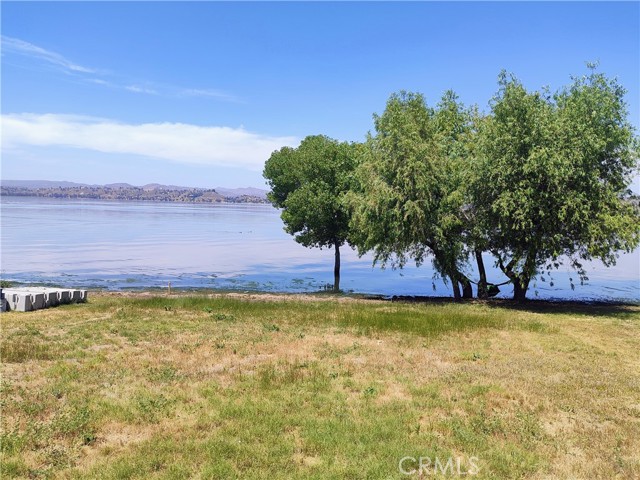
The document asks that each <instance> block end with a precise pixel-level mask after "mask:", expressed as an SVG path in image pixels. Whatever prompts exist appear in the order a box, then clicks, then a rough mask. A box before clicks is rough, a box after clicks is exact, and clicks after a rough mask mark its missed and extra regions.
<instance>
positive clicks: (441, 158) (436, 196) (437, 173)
mask: <svg viewBox="0 0 640 480" xmlns="http://www.w3.org/2000/svg"><path fill="white" fill-rule="evenodd" d="M470 120H471V117H470V111H469V110H467V109H465V108H464V107H463V106H462V105H461V104H459V103H458V100H457V97H456V95H455V94H454V93H453V92H447V93H446V94H445V95H444V96H443V97H442V99H441V101H440V103H439V104H438V105H437V107H436V108H430V107H428V106H427V104H426V102H425V99H424V97H423V96H422V95H421V94H418V93H407V92H401V93H399V94H393V95H392V96H391V97H390V98H389V100H388V102H387V105H386V108H385V111H384V112H383V114H382V115H380V116H378V115H374V123H375V130H376V134H375V136H371V135H370V136H369V137H368V139H367V142H366V148H365V149H364V152H363V159H362V161H361V164H360V167H359V169H358V175H357V176H358V180H359V186H358V189H359V190H358V191H357V192H354V193H353V194H352V195H351V196H350V200H349V203H350V205H351V207H352V209H353V218H352V227H353V231H354V236H353V238H354V244H355V245H356V246H357V248H358V250H359V252H360V253H361V254H363V253H365V252H368V251H372V252H373V254H374V261H376V262H378V261H379V262H381V263H382V265H383V266H385V265H387V264H390V265H391V266H392V267H394V268H395V267H402V266H403V265H405V264H406V262H407V261H408V260H409V259H413V260H414V261H415V262H416V264H417V265H420V264H422V263H423V262H424V260H425V259H426V258H427V257H428V256H431V258H432V261H433V265H434V267H435V269H436V271H437V272H438V273H440V275H442V277H443V278H445V279H448V280H449V281H450V282H451V285H452V288H453V294H454V297H455V298H456V299H458V298H460V297H461V296H462V297H471V296H472V295H473V292H472V289H471V283H470V281H469V279H468V278H467V277H466V275H464V274H463V273H462V266H463V265H464V263H465V262H466V257H467V256H468V255H467V251H466V247H465V243H464V241H463V240H464V233H465V220H464V217H463V215H462V211H463V209H464V207H465V194H464V181H463V180H464V168H465V161H466V157H467V149H468V138H469V135H470V134H471V121H470ZM460 287H462V295H461V293H460Z"/></svg>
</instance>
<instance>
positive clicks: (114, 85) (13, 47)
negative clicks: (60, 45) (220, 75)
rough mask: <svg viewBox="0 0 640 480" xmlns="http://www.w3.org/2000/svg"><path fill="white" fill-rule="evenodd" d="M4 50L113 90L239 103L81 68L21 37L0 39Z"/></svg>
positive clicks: (211, 92) (205, 91)
mask: <svg viewBox="0 0 640 480" xmlns="http://www.w3.org/2000/svg"><path fill="white" fill-rule="evenodd" d="M1 39H2V50H3V52H4V53H12V54H17V55H22V56H25V57H28V58H32V59H36V60H38V61H41V62H45V63H47V64H49V65H53V66H55V67H57V68H58V69H60V70H61V71H63V72H65V73H67V74H71V75H73V76H75V77H76V78H80V79H82V81H85V82H89V83H93V84H96V85H101V86H103V87H108V88H111V89H118V90H124V91H127V92H131V93H137V94H143V95H159V96H163V97H174V98H184V97H201V98H210V99H213V100H221V101H228V102H237V101H239V99H238V97H236V96H235V95H232V94H230V93H227V92H223V91H221V90H216V89H209V88H184V87H179V86H171V85H164V84H161V83H156V82H150V81H141V80H140V79H130V78H129V79H127V78H126V77H125V76H122V75H118V74H115V73H113V72H108V71H106V70H101V69H97V68H89V67H86V66H83V65H79V64H77V63H75V62H72V61H71V60H69V59H67V58H66V57H64V56H63V55H61V54H59V53H57V52H53V51H51V50H47V49H45V48H42V47H39V46H37V45H34V44H32V43H29V42H26V41H24V40H20V39H18V38H12V37H7V36H5V35H2V36H1Z"/></svg>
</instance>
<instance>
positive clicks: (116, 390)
mask: <svg viewBox="0 0 640 480" xmlns="http://www.w3.org/2000/svg"><path fill="white" fill-rule="evenodd" d="M607 309H609V313H607ZM590 312H591V313H592V314H591V315H590ZM0 322H1V326H2V343H1V349H0V355H1V358H2V380H1V383H0V394H1V395H0V398H1V407H2V417H1V427H2V431H1V435H2V437H1V444H0V451H1V453H2V472H1V473H2V477H3V478H106V479H108V478H113V479H119V478H193V477H196V478H212V479H218V478H242V479H264V478H274V479H279V478H282V479H296V478H299V479H307V478H353V479H360V478H372V479H378V478H379V479H387V478H419V477H418V476H417V475H413V476H408V475H403V474H402V473H401V472H400V471H399V469H398V464H399V461H400V460H401V459H402V458H403V457H413V458H416V459H418V458H419V457H423V458H426V457H429V459H432V460H433V461H435V459H436V458H438V459H439V461H440V462H443V463H446V461H447V460H448V459H449V458H453V459H454V462H455V460H456V459H459V460H460V462H461V468H462V469H463V471H464V470H465V469H468V468H469V467H470V465H471V464H470V462H471V461H473V460H470V459H471V458H472V457H473V458H475V459H476V462H477V464H478V467H479V473H478V475H473V476H467V477H469V478H541V477H543V478H616V477H618V478H633V477H634V476H640V455H639V454H638V452H639V451H640V408H639V407H638V400H637V399H638V398H640V374H639V373H638V372H639V371H640V358H639V356H638V355H637V352H638V351H640V309H638V308H637V307H620V306H617V307H614V306H610V307H606V306H598V307H592V310H590V309H589V308H588V307H582V306H576V307H575V309H574V310H572V308H571V307H570V306H567V305H564V306H558V308H556V309H554V308H552V307H551V306H549V305H543V304H531V305H529V306H528V307H526V308H522V307H520V306H515V305H509V304H505V305H504V306H499V305H497V304H495V303H490V304H453V303H443V302H442V303H437V304H402V303H390V302H379V301H352V300H348V299H343V298H339V297H331V296H327V297H318V298H311V299H309V298H305V299H299V298H298V297H286V296H268V295H264V296H260V295H253V296H246V297H241V296H240V297H239V296H237V295H226V296H216V297H215V298H211V297H208V296H205V295H199V296H174V297H162V296H155V297H149V296H144V295H140V296H130V297H124V298H122V297H118V296H110V295H98V296H93V297H92V298H91V299H90V302H89V303H88V304H85V305H67V306H63V307H59V308H55V309H49V310H44V311H38V312H31V313H9V314H3V315H2V316H1V317H0ZM585 459H586V460H588V461H586V460H585ZM583 460H585V461H583ZM406 465H407V466H411V467H415V466H416V465H415V464H413V463H412V461H411V460H410V461H409V462H408V463H406ZM454 466H455V465H454ZM440 467H442V465H440ZM426 473H427V472H426V471H425V474H426ZM451 473H455V472H452V471H451V470H447V471H446V473H445V474H442V470H440V471H439V475H434V471H433V467H432V468H431V470H430V474H429V475H428V476H427V478H437V477H442V478H452V477H453V476H455V475H451Z"/></svg>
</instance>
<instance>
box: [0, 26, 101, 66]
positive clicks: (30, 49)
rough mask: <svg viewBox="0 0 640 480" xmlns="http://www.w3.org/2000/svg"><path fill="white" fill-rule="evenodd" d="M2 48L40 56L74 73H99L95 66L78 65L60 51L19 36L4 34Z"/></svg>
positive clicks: (21, 53)
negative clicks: (48, 48) (40, 45)
mask: <svg viewBox="0 0 640 480" xmlns="http://www.w3.org/2000/svg"><path fill="white" fill-rule="evenodd" d="M2 49H3V51H5V52H13V53H17V54H19V55H26V56H29V57H36V58H39V59H41V60H43V61H45V62H47V63H50V64H52V65H55V66H57V67H59V68H62V69H63V70H67V71H70V72H73V73H94V74H95V73H99V72H98V70H97V69H95V68H89V67H85V66H82V65H78V64H77V63H74V62H72V61H71V60H69V59H67V58H65V57H64V56H62V55H60V54H59V53H56V52H51V51H49V50H46V49H44V48H42V47H38V46H37V45H34V44H33V43H29V42H25V41H24V40H20V39H18V38H12V37H7V36H5V35H2Z"/></svg>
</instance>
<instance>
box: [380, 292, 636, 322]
mask: <svg viewBox="0 0 640 480" xmlns="http://www.w3.org/2000/svg"><path fill="white" fill-rule="evenodd" d="M388 300H390V301H392V302H401V303H425V304H434V305H441V304H455V303H459V304H469V305H486V306H488V307H491V308H496V309H507V310H517V311H522V312H530V313H544V314H549V315H554V314H557V315H579V316H589V317H615V318H618V319H623V320H640V304H633V303H623V302H608V301H577V300H526V301H524V302H517V301H515V300H509V299H502V298H492V299H489V300H481V299H472V300H464V301H462V302H455V301H454V300H453V298H450V297H426V296H425V297H420V296H416V297H392V298H391V299H388Z"/></svg>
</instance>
